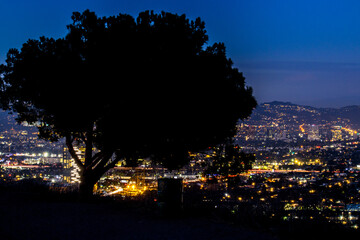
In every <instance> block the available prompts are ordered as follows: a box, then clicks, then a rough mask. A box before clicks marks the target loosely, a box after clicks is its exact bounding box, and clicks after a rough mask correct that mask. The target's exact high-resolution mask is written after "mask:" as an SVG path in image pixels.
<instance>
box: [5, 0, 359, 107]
mask: <svg viewBox="0 0 360 240" xmlns="http://www.w3.org/2000/svg"><path fill="white" fill-rule="evenodd" d="M85 9H90V10H91V11H95V12H96V14H97V15H98V16H110V15H117V14H118V13H128V14H130V15H132V16H134V17H136V16H137V15H138V13H139V12H141V11H144V10H155V12H160V11H162V10H164V11H169V12H173V13H178V14H183V13H185V14H186V15H187V17H189V18H190V19H195V18H196V17H201V18H202V20H204V21H205V23H206V29H207V32H208V34H209V38H210V40H209V43H210V44H212V43H214V42H219V41H220V42H224V43H225V45H226V46H227V55H228V56H229V57H230V58H231V59H232V60H233V61H234V65H235V66H236V67H238V68H239V69H240V71H242V72H243V73H244V75H245V77H246V79H247V84H248V85H250V86H252V87H253V88H254V95H255V96H256V98H257V100H258V102H260V103H261V102H269V101H273V100H279V101H291V102H293V103H298V104H306V105H312V106H318V107H319V106H320V107H341V106H346V105H360V14H359V13H360V1H357V0H336V1H335V0H323V1H321V0H301V1H299V0H279V1H275V0H232V1H230V0H216V1H215V0H154V1H145V0H121V1H120V0H87V1H85V0H62V1H53V0H51V1H49V0H32V1H29V0H1V1H0V31H1V35H0V63H4V61H5V58H6V53H7V51H8V50H9V48H20V47H21V45H22V43H24V42H26V41H27V39H29V38H34V39H38V38H39V37H40V36H47V37H54V38H59V37H63V36H65V34H66V33H67V30H66V25H67V24H69V23H71V18H70V17H71V15H72V12H74V11H79V12H82V11H84V10H85Z"/></svg>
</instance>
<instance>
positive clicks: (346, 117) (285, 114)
mask: <svg viewBox="0 0 360 240" xmlns="http://www.w3.org/2000/svg"><path fill="white" fill-rule="evenodd" d="M247 121H248V122H249V123H251V122H252V121H260V122H261V121H280V122H282V123H284V124H292V123H307V124H324V123H328V122H338V123H345V124H347V125H350V126H352V127H354V128H356V129H360V106H348V107H342V108H315V107H311V106H302V105H297V104H293V103H290V102H278V101H275V102H269V103H263V104H260V105H259V106H258V107H257V108H256V109H255V111H254V112H253V114H252V115H251V118H249V119H248V120H247Z"/></svg>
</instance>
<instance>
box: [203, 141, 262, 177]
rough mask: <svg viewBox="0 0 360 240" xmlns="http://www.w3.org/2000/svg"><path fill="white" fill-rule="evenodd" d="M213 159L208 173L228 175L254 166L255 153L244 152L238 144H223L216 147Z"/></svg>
mask: <svg viewBox="0 0 360 240" xmlns="http://www.w3.org/2000/svg"><path fill="white" fill-rule="evenodd" d="M215 152H216V153H215V156H214V159H213V161H212V162H211V163H210V164H209V167H208V168H207V174H210V175H215V176H216V175H218V176H223V177H226V178H227V177H228V176H229V175H237V174H240V173H242V172H244V171H246V170H249V169H251V168H252V164H253V163H254V161H255V156H254V154H249V153H244V152H242V151H241V149H240V148H239V147H238V146H234V145H232V144H227V145H221V146H219V147H217V148H216V151H215Z"/></svg>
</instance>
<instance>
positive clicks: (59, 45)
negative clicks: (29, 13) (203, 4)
mask: <svg viewBox="0 0 360 240" xmlns="http://www.w3.org/2000/svg"><path fill="white" fill-rule="evenodd" d="M72 20H73V23H72V24H70V25H69V26H68V34H67V35H66V36H65V37H64V38H59V39H52V38H45V37H41V38H40V39H39V40H32V39H30V40H28V41H27V42H26V43H24V44H23V46H22V48H21V50H20V51H19V50H17V49H10V50H9V52H8V55H7V60H6V64H5V65H2V66H1V67H0V77H1V103H2V107H3V109H6V110H11V111H13V112H16V113H18V121H19V122H24V121H26V122H28V123H32V124H36V125H37V126H38V128H39V132H40V137H41V138H44V139H48V140H52V141H56V140H58V139H60V138H62V137H65V139H66V144H67V147H68V149H69V152H70V154H71V156H72V157H73V159H74V160H75V162H76V164H77V165H78V166H79V167H80V171H81V172H80V175H81V185H80V192H81V194H82V195H84V196H86V195H91V194H92V188H93V185H94V184H95V183H96V182H97V180H98V179H99V178H100V177H101V176H102V175H103V174H104V173H105V172H106V171H107V170H109V169H110V168H112V167H114V166H115V164H116V163H117V162H118V161H119V160H120V159H124V158H125V159H128V160H129V161H131V160H134V159H137V158H138V157H140V156H141V157H149V156H150V157H152V158H153V159H155V160H157V161H159V162H161V163H163V164H164V165H165V166H166V167H169V168H176V167H179V166H181V165H183V164H185V163H186V161H187V153H188V151H196V150H199V149H202V148H204V147H207V146H209V145H214V144H219V143H221V142H223V141H224V140H225V139H226V138H228V137H229V136H232V135H233V134H234V131H235V128H234V127H235V124H236V122H237V121H238V119H239V118H240V119H243V118H246V117H247V116H249V115H250V113H251V111H252V109H253V108H254V107H255V105H256V101H255V99H254V98H253V96H252V89H251V88H249V87H246V86H245V81H244V77H243V75H242V73H240V72H239V71H238V70H237V69H236V68H233V67H232V62H231V60H230V59H228V58H226V54H225V46H224V44H222V43H215V44H214V45H212V46H208V47H207V48H205V44H206V42H207V40H208V36H207V35H206V31H205V24H204V22H202V21H201V20H200V18H197V19H196V20H195V21H190V20H188V19H187V18H186V17H185V15H181V16H179V15H176V14H171V13H165V12H162V13H161V14H154V13H153V12H149V11H146V12H142V13H140V14H139V16H138V17H137V19H136V20H135V19H134V18H133V17H131V16H129V15H126V14H120V15H118V16H111V17H103V18H98V17H97V16H96V15H95V13H93V12H90V11H88V10H87V11H85V12H83V13H82V14H81V13H78V12H75V13H74V14H73V15H72ZM77 143H80V144H83V145H84V146H85V147H86V152H85V161H84V162H82V161H81V159H79V157H78V156H77V155H76V153H75V150H74V145H75V144H77ZM94 147H96V151H94Z"/></svg>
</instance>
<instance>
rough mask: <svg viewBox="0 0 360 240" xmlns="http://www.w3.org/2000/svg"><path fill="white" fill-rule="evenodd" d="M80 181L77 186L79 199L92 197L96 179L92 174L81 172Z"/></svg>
mask: <svg viewBox="0 0 360 240" xmlns="http://www.w3.org/2000/svg"><path fill="white" fill-rule="evenodd" d="M80 181H81V182H80V186H79V198H80V200H88V199H90V198H92V196H93V189H94V185H95V184H96V182H97V179H95V178H94V177H92V176H89V174H82V176H81V179H80Z"/></svg>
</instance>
